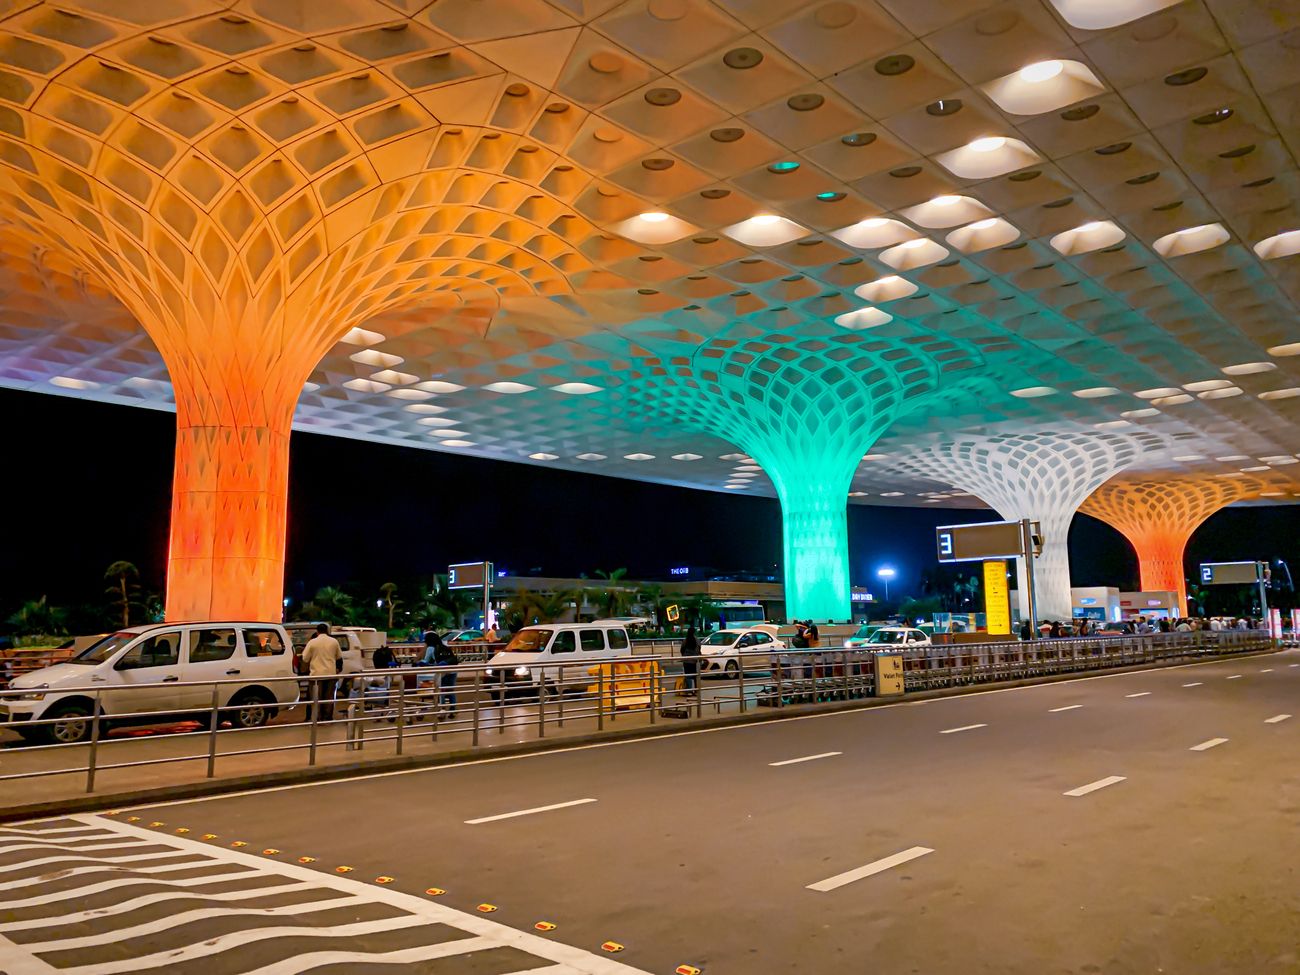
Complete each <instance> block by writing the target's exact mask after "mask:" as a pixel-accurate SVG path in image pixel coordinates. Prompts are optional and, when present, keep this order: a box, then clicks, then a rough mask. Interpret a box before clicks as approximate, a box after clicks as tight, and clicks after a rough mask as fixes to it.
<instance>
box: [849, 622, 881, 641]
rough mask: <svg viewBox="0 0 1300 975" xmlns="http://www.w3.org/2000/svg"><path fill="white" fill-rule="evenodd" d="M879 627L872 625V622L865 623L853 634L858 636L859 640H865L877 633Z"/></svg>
mask: <svg viewBox="0 0 1300 975" xmlns="http://www.w3.org/2000/svg"><path fill="white" fill-rule="evenodd" d="M877 629H878V627H874V626H871V625H870V624H864V625H863V626H859V627H858V632H857V633H854V634H853V635H854V636H855V637H857V638H858V639H859V640H865V639H866V638H867V637H869V636H871V634H873V633H875V632H876V630H877Z"/></svg>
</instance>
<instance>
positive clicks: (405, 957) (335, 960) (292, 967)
mask: <svg viewBox="0 0 1300 975" xmlns="http://www.w3.org/2000/svg"><path fill="white" fill-rule="evenodd" d="M499 947H500V945H498V944H497V943H496V942H494V941H492V939H491V938H458V939H456V940H455V941H442V942H439V943H438V944H434V945H420V946H419V947H416V948H402V949H400V950H398V951H385V952H380V953H378V954H368V953H367V952H364V951H313V952H311V953H310V954H306V955H298V956H296V957H294V958H286V959H284V960H283V961H277V962H274V963H272V964H270V965H263V966H262V967H261V968H254V969H253V970H252V971H250V972H248V975H298V973H299V972H307V971H311V970H312V969H313V968H324V967H325V966H326V965H347V964H349V963H356V964H360V965H367V964H384V963H386V964H389V965H392V964H399V965H409V964H411V963H412V962H419V961H433V960H434V959H436V958H447V957H449V956H451V955H463V954H465V953H466V952H470V951H480V950H486V949H488V948H499ZM551 970H552V971H554V970H555V969H554V968H552V969H551ZM562 970H564V971H570V972H572V971H576V969H572V968H565V969H562Z"/></svg>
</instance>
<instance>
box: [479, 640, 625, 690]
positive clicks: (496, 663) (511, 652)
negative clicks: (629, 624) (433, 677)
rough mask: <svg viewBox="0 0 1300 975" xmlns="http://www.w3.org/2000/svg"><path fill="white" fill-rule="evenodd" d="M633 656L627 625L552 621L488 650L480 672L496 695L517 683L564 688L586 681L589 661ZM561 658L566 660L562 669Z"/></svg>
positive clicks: (525, 686)
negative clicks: (497, 649) (493, 651)
mask: <svg viewBox="0 0 1300 975" xmlns="http://www.w3.org/2000/svg"><path fill="white" fill-rule="evenodd" d="M631 656H632V641H631V640H630V639H628V635H627V630H626V629H624V627H623V626H622V625H621V624H617V623H551V624H546V625H541V626H525V627H523V628H522V629H520V630H519V631H518V632H517V633H515V635H514V636H513V637H511V638H510V642H509V643H508V644H506V646H505V648H504V649H503V650H500V651H498V652H497V653H495V654H493V655H492V659H490V660H489V661H488V668H487V670H486V671H485V673H484V676H485V678H486V679H487V680H488V682H489V683H490V684H491V685H493V688H494V690H493V695H494V696H495V697H496V698H497V699H500V698H501V697H502V696H504V695H505V694H506V693H508V692H509V691H512V690H516V689H524V690H531V691H535V690H537V688H538V687H540V686H541V685H542V684H546V685H548V687H550V688H554V689H555V690H556V691H559V690H563V689H564V688H565V687H566V686H575V685H583V686H586V685H587V684H590V683H591V678H590V677H589V676H588V674H587V667H588V666H589V665H591V664H597V663H605V662H608V661H613V660H623V659H626V658H628V657H631ZM560 664H563V665H565V666H564V668H563V670H561V668H560V666H559V665H560Z"/></svg>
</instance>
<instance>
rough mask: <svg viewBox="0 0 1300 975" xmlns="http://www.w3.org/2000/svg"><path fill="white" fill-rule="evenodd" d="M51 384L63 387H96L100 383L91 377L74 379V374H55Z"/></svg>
mask: <svg viewBox="0 0 1300 975" xmlns="http://www.w3.org/2000/svg"><path fill="white" fill-rule="evenodd" d="M50 385H51V386H59V387H61V388H63V389H95V388H96V387H97V386H98V385H99V383H97V382H95V381H93V380H90V379H74V378H73V377H72V376H55V377H54V378H53V379H51V380H50Z"/></svg>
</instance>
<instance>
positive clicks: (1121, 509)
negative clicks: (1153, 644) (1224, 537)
mask: <svg viewBox="0 0 1300 975" xmlns="http://www.w3.org/2000/svg"><path fill="white" fill-rule="evenodd" d="M1262 489H1263V485H1262V484H1261V483H1260V482H1259V481H1258V480H1257V479H1255V478H1223V477H1218V478H1196V479H1192V478H1171V479H1169V480H1161V481H1154V480H1141V481H1136V480H1116V481H1111V482H1109V483H1106V484H1103V485H1101V486H1100V487H1099V488H1097V490H1096V491H1094V492H1093V493H1092V494H1091V495H1089V497H1088V498H1087V499H1086V500H1084V502H1083V504H1082V505H1081V506H1080V507H1079V510H1080V511H1082V512H1083V513H1084V514H1088V515H1092V516H1093V517H1094V518H1100V519H1101V520H1102V521H1104V522H1106V524H1108V525H1110V526H1112V527H1113V528H1116V529H1118V530H1119V531H1121V532H1123V534H1124V537H1125V538H1127V539H1128V540H1129V542H1130V543H1132V545H1133V548H1134V550H1135V551H1136V552H1137V557H1138V569H1139V571H1140V573H1141V576H1142V588H1143V589H1144V590H1148V591H1161V592H1177V593H1178V605H1179V606H1180V607H1183V608H1185V607H1186V605H1187V578H1186V574H1185V572H1184V568H1183V553H1184V551H1185V550H1186V548H1187V541H1188V539H1190V538H1191V537H1192V532H1194V531H1196V529H1197V528H1199V527H1200V526H1201V525H1202V524H1203V523H1204V522H1205V520H1206V519H1207V518H1209V517H1210V515H1212V514H1214V513H1215V512H1216V511H1218V510H1220V509H1221V508H1225V507H1227V506H1228V505H1230V504H1232V503H1233V502H1235V501H1242V500H1245V499H1247V498H1251V497H1256V496H1258V494H1259V493H1260V491H1261V490H1262Z"/></svg>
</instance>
